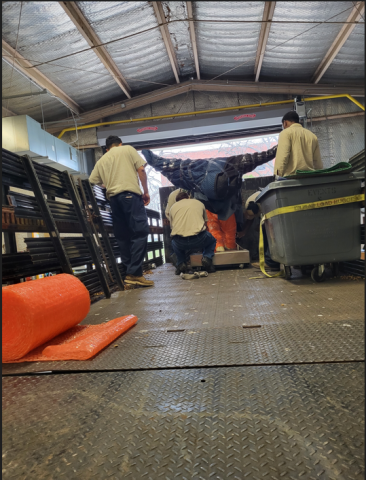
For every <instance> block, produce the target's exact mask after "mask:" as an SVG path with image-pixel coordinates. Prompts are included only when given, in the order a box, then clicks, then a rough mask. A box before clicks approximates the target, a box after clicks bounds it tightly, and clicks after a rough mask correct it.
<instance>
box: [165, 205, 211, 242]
mask: <svg viewBox="0 0 366 480" xmlns="http://www.w3.org/2000/svg"><path fill="white" fill-rule="evenodd" d="M206 222H207V214H206V209H205V206H204V205H203V203H201V202H200V201H199V200H195V199H193V198H192V199H189V198H185V199H183V200H179V202H176V203H175V204H174V205H173V206H172V208H171V209H170V225H171V227H172V233H171V236H172V237H173V236H174V235H180V236H181V237H191V236H192V235H198V234H199V233H201V232H203V231H204V230H206V225H205V223H206Z"/></svg>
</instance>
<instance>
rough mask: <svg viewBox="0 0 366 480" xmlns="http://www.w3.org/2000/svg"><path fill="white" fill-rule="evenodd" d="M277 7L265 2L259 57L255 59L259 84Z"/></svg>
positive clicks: (256, 78) (255, 71) (256, 76)
mask: <svg viewBox="0 0 366 480" xmlns="http://www.w3.org/2000/svg"><path fill="white" fill-rule="evenodd" d="M275 6H276V2H265V4H264V10H263V18H262V22H263V23H262V26H261V31H260V34H259V40H258V48H257V56H256V58H255V65H254V75H255V81H256V82H258V80H259V75H260V73H261V68H262V63H263V58H264V53H265V51H266V46H267V41H268V36H269V31H270V29H271V21H272V19H273V14H274V9H275Z"/></svg>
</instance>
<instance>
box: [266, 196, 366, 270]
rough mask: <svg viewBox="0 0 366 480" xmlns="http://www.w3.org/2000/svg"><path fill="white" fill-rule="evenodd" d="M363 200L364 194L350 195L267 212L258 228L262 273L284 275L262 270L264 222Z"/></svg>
mask: <svg viewBox="0 0 366 480" xmlns="http://www.w3.org/2000/svg"><path fill="white" fill-rule="evenodd" d="M363 200H365V194H360V195H351V196H349V197H341V198H333V199H331V200H323V201H321V202H312V203H301V204H299V205H291V206H290V207H281V208H276V209H275V210H272V212H268V213H266V214H265V215H263V216H262V218H261V224H260V228H259V266H260V269H261V271H262V273H264V275H266V276H267V277H269V278H274V277H282V276H283V275H284V273H283V272H282V271H281V272H279V273H276V274H275V275H269V274H268V273H267V272H266V271H265V269H264V263H265V261H264V260H265V259H264V244H263V231H262V227H263V224H264V222H265V221H266V220H268V219H270V218H272V217H275V216H277V215H283V214H284V213H294V212H302V211H305V210H314V209H315V208H325V207H334V206H336V205H344V204H346V203H355V202H362V201H363Z"/></svg>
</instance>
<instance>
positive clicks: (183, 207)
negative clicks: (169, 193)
mask: <svg viewBox="0 0 366 480" xmlns="http://www.w3.org/2000/svg"><path fill="white" fill-rule="evenodd" d="M169 216H170V225H171V227H172V233H171V237H172V247H173V250H174V253H175V254H176V256H177V265H178V266H177V268H176V271H175V274H176V275H180V274H181V273H185V272H186V270H187V266H186V264H185V258H186V251H187V250H192V251H202V266H203V268H204V269H205V270H206V271H207V272H209V273H213V272H214V271H215V269H214V267H213V265H212V258H213V256H214V252H215V246H216V240H215V238H214V237H213V236H212V235H211V233H209V232H208V231H207V230H206V222H207V215H206V209H205V206H204V205H203V203H201V202H200V201H198V200H195V199H190V198H189V196H188V194H187V193H186V192H181V193H178V195H177V198H176V203H175V204H174V205H173V206H172V208H171V209H170V212H169Z"/></svg>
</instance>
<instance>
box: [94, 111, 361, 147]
mask: <svg viewBox="0 0 366 480" xmlns="http://www.w3.org/2000/svg"><path fill="white" fill-rule="evenodd" d="M364 115H365V112H354V113H338V114H336V115H328V116H326V115H325V116H322V117H314V118H313V119H312V121H313V122H320V121H323V120H337V119H339V118H350V117H362V116H364ZM309 121H310V119H309V118H308V122H309ZM98 146H99V145H98Z"/></svg>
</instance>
